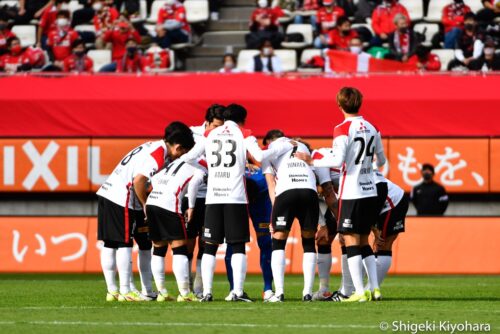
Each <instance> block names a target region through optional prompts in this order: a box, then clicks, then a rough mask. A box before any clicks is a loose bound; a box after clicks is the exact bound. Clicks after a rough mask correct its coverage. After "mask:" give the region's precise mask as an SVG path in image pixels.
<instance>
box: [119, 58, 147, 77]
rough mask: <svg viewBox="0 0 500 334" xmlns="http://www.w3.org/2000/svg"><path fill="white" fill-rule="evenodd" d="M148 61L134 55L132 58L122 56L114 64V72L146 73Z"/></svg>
mask: <svg viewBox="0 0 500 334" xmlns="http://www.w3.org/2000/svg"><path fill="white" fill-rule="evenodd" d="M147 67H148V61H147V59H146V58H145V57H143V56H141V55H139V54H136V55H135V56H134V58H130V57H128V56H124V57H123V58H122V59H120V60H119V61H118V62H117V63H116V72H118V73H137V72H146V69H147Z"/></svg>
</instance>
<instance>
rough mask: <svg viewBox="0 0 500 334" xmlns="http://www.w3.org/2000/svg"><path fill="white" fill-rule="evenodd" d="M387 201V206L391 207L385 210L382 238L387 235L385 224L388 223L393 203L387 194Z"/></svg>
mask: <svg viewBox="0 0 500 334" xmlns="http://www.w3.org/2000/svg"><path fill="white" fill-rule="evenodd" d="M387 202H388V203H389V206H390V207H391V209H390V210H389V211H387V216H385V220H384V227H383V228H382V238H383V239H385V237H386V236H387V225H389V219H390V218H391V212H392V209H394V203H393V202H392V200H391V198H390V197H389V196H387Z"/></svg>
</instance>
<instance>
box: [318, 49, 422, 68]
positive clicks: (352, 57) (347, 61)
mask: <svg viewBox="0 0 500 334" xmlns="http://www.w3.org/2000/svg"><path fill="white" fill-rule="evenodd" d="M327 56H328V63H329V64H330V69H331V70H332V71H333V72H347V73H356V72H372V73H373V72H375V73H385V72H387V73H394V72H405V71H412V72H415V71H416V70H417V66H416V65H415V64H412V63H402V62H400V61H395V60H385V59H377V58H373V57H368V56H367V54H361V55H357V54H352V53H350V52H345V51H335V50H328V51H327Z"/></svg>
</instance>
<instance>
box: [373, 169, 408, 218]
mask: <svg viewBox="0 0 500 334" xmlns="http://www.w3.org/2000/svg"><path fill="white" fill-rule="evenodd" d="M374 176H375V184H378V183H381V182H385V183H387V191H388V192H387V200H386V201H385V203H384V207H383V208H382V210H381V211H380V214H383V213H384V212H387V211H389V210H391V209H393V208H394V207H396V205H398V204H399V202H401V199H403V196H404V195H405V191H404V190H403V189H401V187H399V186H398V185H396V184H394V183H392V182H391V180H389V179H386V178H385V177H384V175H383V174H382V173H380V172H379V171H378V170H375V171H374Z"/></svg>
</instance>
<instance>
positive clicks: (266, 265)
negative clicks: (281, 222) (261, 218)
mask: <svg viewBox="0 0 500 334" xmlns="http://www.w3.org/2000/svg"><path fill="white" fill-rule="evenodd" d="M257 244H258V245H259V248H260V269H261V270H262V277H263V278H264V291H267V290H272V289H273V271H272V270H271V253H272V251H273V247H272V239H271V236H270V235H263V236H260V237H258V238H257Z"/></svg>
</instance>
